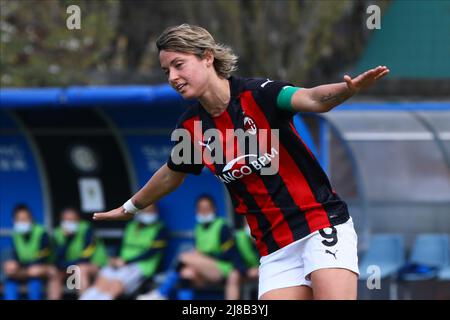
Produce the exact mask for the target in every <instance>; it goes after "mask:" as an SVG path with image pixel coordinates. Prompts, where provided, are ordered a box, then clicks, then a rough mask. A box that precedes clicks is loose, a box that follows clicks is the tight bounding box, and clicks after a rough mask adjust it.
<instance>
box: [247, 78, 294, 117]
mask: <svg viewBox="0 0 450 320" xmlns="http://www.w3.org/2000/svg"><path fill="white" fill-rule="evenodd" d="M292 87H295V86H294V85H293V84H292V83H289V82H286V81H280V80H270V79H265V80H264V79H258V81H257V84H256V86H255V90H254V92H255V99H257V100H258V101H257V102H258V104H259V105H261V106H262V107H263V110H264V112H265V114H266V116H270V117H278V118H280V119H290V118H291V117H292V116H294V115H295V114H296V112H295V111H290V110H288V109H287V108H281V107H280V106H279V105H278V103H279V100H278V97H279V96H280V93H281V92H282V91H283V90H284V89H286V88H292Z"/></svg>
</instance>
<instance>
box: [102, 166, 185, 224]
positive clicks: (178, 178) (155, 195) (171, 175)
mask: <svg viewBox="0 0 450 320" xmlns="http://www.w3.org/2000/svg"><path fill="white" fill-rule="evenodd" d="M185 176H186V174H185V173H182V172H177V171H173V170H171V169H169V168H168V167H167V164H164V165H163V166H162V167H161V168H159V170H158V171H156V173H155V174H154V175H153V176H152V177H151V178H150V180H149V181H148V182H147V183H146V184H145V186H143V187H142V189H141V190H139V191H138V192H137V193H136V194H135V195H134V196H133V197H132V198H131V201H132V202H133V204H134V206H135V207H137V208H139V209H143V208H145V207H147V206H149V205H150V204H152V203H155V202H156V201H158V200H159V199H161V198H162V197H164V196H165V195H166V194H168V193H170V192H172V191H174V190H175V189H176V188H178V186H179V185H180V184H181V183H182V182H183V181H184V177H185ZM133 216H134V215H133V214H130V213H127V212H125V210H124V208H123V207H122V206H120V207H118V208H116V209H113V210H111V211H108V212H100V213H94V220H128V219H131V218H132V217H133Z"/></svg>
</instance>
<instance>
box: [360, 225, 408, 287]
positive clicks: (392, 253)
mask: <svg viewBox="0 0 450 320" xmlns="http://www.w3.org/2000/svg"><path fill="white" fill-rule="evenodd" d="M404 263H405V253H404V243H403V238H402V236H401V235H399V234H377V235H373V236H372V237H371V238H370V241H369V248H368V249H367V251H366V254H365V255H364V257H363V259H362V260H361V263H360V266H359V269H360V279H361V280H367V278H368V277H369V276H370V275H371V273H368V272H367V268H368V267H369V266H372V265H374V266H377V267H379V268H380V273H381V274H380V277H381V279H384V278H387V277H390V276H395V275H396V274H397V272H398V270H399V269H400V268H401V267H402V266H403V265H404Z"/></svg>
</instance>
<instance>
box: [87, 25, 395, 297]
mask: <svg viewBox="0 0 450 320" xmlns="http://www.w3.org/2000/svg"><path fill="white" fill-rule="evenodd" d="M156 45H157V48H158V51H159V61H160V64H161V67H162V70H163V71H164V72H165V74H166V75H167V77H168V81H169V83H170V85H171V86H172V87H173V88H174V89H175V90H177V91H178V92H179V93H180V94H181V95H182V96H183V97H184V98H185V99H196V100H197V101H198V103H197V104H195V105H193V106H191V107H189V108H188V110H187V111H186V112H185V113H184V114H183V115H182V116H181V118H180V119H179V122H178V126H177V128H178V129H184V130H187V132H188V133H190V139H191V141H190V147H191V148H193V152H194V154H195V153H197V155H198V154H200V161H195V160H196V159H197V160H198V158H196V157H195V156H191V157H188V158H189V159H188V160H186V157H184V158H183V159H182V161H180V155H181V154H183V155H186V154H187V153H185V152H189V150H184V149H183V151H182V152H181V153H177V152H172V154H171V156H170V158H169V160H168V161H167V163H166V164H164V165H163V166H162V167H161V168H160V169H159V170H158V171H157V172H156V173H155V174H154V175H153V176H152V177H151V179H150V180H149V181H148V182H147V184H146V185H145V186H144V187H143V188H142V189H141V190H139V191H138V192H137V193H136V194H135V195H134V196H133V197H132V198H131V199H129V200H128V201H127V202H125V204H124V205H123V206H121V207H119V208H116V209H114V210H111V211H109V212H103V213H96V214H94V219H95V220H118V219H122V220H126V219H130V218H132V217H133V215H134V214H135V213H136V212H137V211H138V210H139V208H144V207H146V206H148V205H149V204H151V203H154V202H156V201H158V200H159V199H161V198H162V197H163V196H165V195H166V194H168V193H170V192H171V191H173V190H175V189H176V188H177V187H178V186H179V185H180V184H181V183H182V182H183V180H184V178H185V176H186V174H188V173H193V174H199V173H200V172H201V170H202V169H203V167H204V166H205V165H206V166H207V167H208V168H209V169H210V170H211V171H212V173H213V174H215V175H216V176H217V177H218V178H219V180H221V181H222V182H223V183H225V186H226V187H227V189H228V191H229V193H230V195H231V198H232V201H233V205H234V209H235V211H236V212H237V213H238V214H243V215H245V217H246V219H247V222H248V224H249V226H250V228H251V233H252V236H253V237H254V238H255V240H256V245H257V248H258V250H259V252H260V255H261V260H260V267H259V270H260V277H259V294H258V295H259V298H260V299H356V295H357V292H356V287H357V277H358V258H357V246H356V245H357V236H356V233H355V230H354V228H353V223H352V220H351V218H350V216H349V213H348V210H347V205H346V204H345V202H344V201H342V200H341V199H340V198H339V196H338V195H337V194H336V192H335V191H334V190H333V188H332V187H331V185H330V182H329V180H328V178H327V176H326V175H325V173H324V171H323V170H322V168H321V167H320V165H319V163H318V162H317V160H316V159H315V157H314V156H313V154H312V153H311V152H310V151H309V149H308V148H307V146H306V145H305V144H304V143H303V141H302V139H301V138H300V136H299V135H298V134H297V132H296V131H295V128H294V126H293V124H292V117H293V115H295V113H297V112H318V113H321V112H327V111H330V110H331V109H332V108H334V107H336V106H337V105H339V104H340V103H342V102H343V101H345V100H347V99H348V98H350V97H351V96H353V95H354V94H356V93H357V92H359V91H360V90H361V89H365V88H367V87H369V86H371V85H373V84H374V83H375V82H376V81H377V80H379V79H380V78H381V77H383V76H385V75H386V74H388V73H389V69H388V68H386V67H385V66H379V67H377V68H374V69H371V70H368V71H367V72H365V73H363V74H361V75H359V76H358V77H356V78H354V79H352V78H351V77H350V76H348V75H345V76H344V82H342V83H336V84H327V85H321V86H318V87H314V88H309V89H307V88H299V87H296V86H293V85H292V84H289V83H286V82H282V81H274V80H270V79H250V78H240V77H234V76H231V73H232V72H233V71H235V70H236V64H237V56H236V55H234V54H233V52H232V50H231V49H230V48H229V47H227V46H224V45H221V44H218V43H216V41H215V40H214V38H213V37H212V36H211V35H210V34H209V32H208V31H206V30H205V29H203V28H201V27H198V26H193V25H188V24H182V25H180V26H175V27H171V28H168V29H166V30H165V31H164V32H163V33H162V34H161V35H160V37H159V38H158V40H157V42H156ZM199 128H200V132H199ZM210 129H213V130H216V131H218V132H219V133H221V135H218V136H215V139H214V141H212V140H211V137H210V138H208V139H207V138H205V136H206V134H205V131H207V130H208V131H210ZM238 129H241V130H243V131H244V132H245V133H246V134H248V135H250V136H252V135H253V136H257V143H256V145H257V148H258V154H254V153H250V152H247V151H246V149H242V148H241V146H242V145H237V144H236V143H233V142H234V139H235V137H234V136H233V135H229V134H227V133H229V131H230V130H231V131H232V132H233V131H237V130H238ZM227 130H228V132H227ZM259 133H262V134H259ZM264 133H265V135H264ZM275 133H276V135H275ZM204 135H205V136H204ZM217 137H218V138H217ZM274 139H277V141H274ZM216 140H219V141H216ZM213 145H215V148H212V146H213ZM217 145H220V146H221V147H222V150H219V148H217ZM178 146H179V144H176V145H175V147H178ZM230 146H231V147H230ZM175 147H174V151H175V149H176V148H175ZM220 151H222V153H221V152H220ZM265 151H266V152H265ZM177 155H178V156H177ZM217 158H221V159H220V160H223V159H225V161H217ZM274 163H277V166H274V167H275V168H276V170H272V172H271V173H270V174H267V173H265V172H266V171H264V170H263V169H265V168H268V167H270V166H271V165H272V164H274Z"/></svg>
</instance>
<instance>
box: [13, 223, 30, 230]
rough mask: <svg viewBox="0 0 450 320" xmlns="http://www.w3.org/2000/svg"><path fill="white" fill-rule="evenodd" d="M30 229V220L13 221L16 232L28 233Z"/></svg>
mask: <svg viewBox="0 0 450 320" xmlns="http://www.w3.org/2000/svg"><path fill="white" fill-rule="evenodd" d="M30 230H31V223H30V222H16V223H14V231H16V232H18V233H28V232H30Z"/></svg>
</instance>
